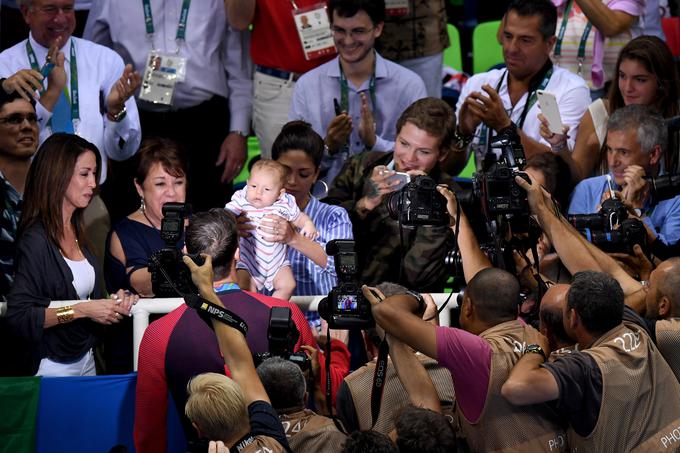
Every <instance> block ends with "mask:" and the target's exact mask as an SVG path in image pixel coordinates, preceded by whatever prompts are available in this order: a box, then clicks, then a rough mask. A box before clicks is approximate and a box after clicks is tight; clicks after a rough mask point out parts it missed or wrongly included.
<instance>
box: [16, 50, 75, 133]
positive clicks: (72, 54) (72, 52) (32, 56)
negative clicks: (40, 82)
mask: <svg viewBox="0 0 680 453" xmlns="http://www.w3.org/2000/svg"><path fill="white" fill-rule="evenodd" d="M26 54H27V55H28V61H29V62H30V63H31V69H34V70H36V71H40V65H39V64H38V58H37V57H36V56H35V52H34V51H33V46H31V42H30V40H28V39H27V40H26ZM69 66H70V68H71V93H70V94H71V96H70V104H71V121H72V122H73V129H74V130H75V129H76V125H77V124H78V122H79V121H80V102H79V101H78V63H77V61H76V46H75V45H74V44H73V39H71V50H70V61H69ZM64 94H65V95H66V99H69V92H68V90H67V89H66V87H64Z"/></svg>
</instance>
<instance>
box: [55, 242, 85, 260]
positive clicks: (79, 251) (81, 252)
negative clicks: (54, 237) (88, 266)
mask: <svg viewBox="0 0 680 453" xmlns="http://www.w3.org/2000/svg"><path fill="white" fill-rule="evenodd" d="M73 240H74V242H75V245H76V248H75V253H74V255H73V257H74V258H78V257H80V256H82V257H85V254H84V253H83V251H82V250H81V249H80V243H79V242H78V238H77V237H74V238H73ZM59 252H60V253H61V255H62V256H63V257H65V258H68V257H69V255H67V254H66V253H64V249H63V248H61V244H60V245H59Z"/></svg>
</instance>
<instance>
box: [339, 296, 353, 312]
mask: <svg viewBox="0 0 680 453" xmlns="http://www.w3.org/2000/svg"><path fill="white" fill-rule="evenodd" d="M356 309H357V296H356V295H355V294H340V295H339V296H338V310H343V311H350V310H356Z"/></svg>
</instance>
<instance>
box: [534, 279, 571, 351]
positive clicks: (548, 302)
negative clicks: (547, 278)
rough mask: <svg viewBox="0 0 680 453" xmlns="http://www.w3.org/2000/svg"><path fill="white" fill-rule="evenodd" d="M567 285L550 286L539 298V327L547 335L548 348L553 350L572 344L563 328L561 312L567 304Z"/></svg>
mask: <svg viewBox="0 0 680 453" xmlns="http://www.w3.org/2000/svg"><path fill="white" fill-rule="evenodd" d="M568 293H569V285H565V284H558V285H554V286H551V287H550V288H549V289H548V291H546V293H545V294H544V295H543V299H541V309H540V312H539V322H540V324H539V329H540V331H541V333H542V334H543V335H545V336H546V337H548V341H549V342H550V349H551V350H555V349H559V348H563V347H565V346H570V345H572V344H574V340H572V339H571V338H569V335H567V332H566V331H565V330H564V323H563V321H562V320H563V312H564V307H565V306H566V305H567V294H568Z"/></svg>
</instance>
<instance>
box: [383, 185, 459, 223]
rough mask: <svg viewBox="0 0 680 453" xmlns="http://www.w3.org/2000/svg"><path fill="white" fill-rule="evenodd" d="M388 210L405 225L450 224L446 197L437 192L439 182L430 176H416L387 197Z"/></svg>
mask: <svg viewBox="0 0 680 453" xmlns="http://www.w3.org/2000/svg"><path fill="white" fill-rule="evenodd" d="M387 211H388V212H389V214H390V217H391V218H392V219H394V220H399V222H400V223H401V224H402V225H405V226H416V225H420V226H440V225H448V223H449V216H448V213H447V212H446V198H444V196H443V195H442V194H440V193H439V192H437V183H436V182H435V181H434V180H433V179H432V178H430V177H429V176H415V177H414V178H412V179H411V181H410V182H409V183H408V184H406V185H405V186H404V187H403V188H402V189H401V190H399V191H397V192H392V193H391V194H390V195H389V197H388V198H387Z"/></svg>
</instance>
